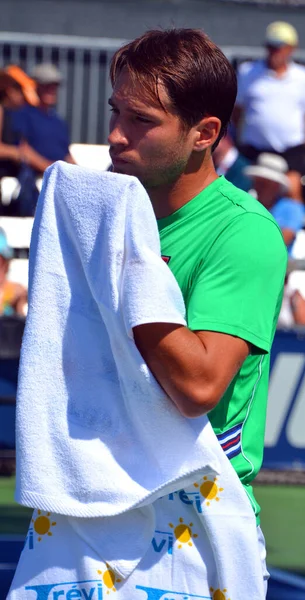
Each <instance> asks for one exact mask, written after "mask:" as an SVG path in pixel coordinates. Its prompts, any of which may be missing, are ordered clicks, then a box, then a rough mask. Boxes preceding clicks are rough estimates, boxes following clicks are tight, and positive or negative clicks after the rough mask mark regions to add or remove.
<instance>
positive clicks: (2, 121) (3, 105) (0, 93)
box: [0, 70, 25, 178]
mask: <svg viewBox="0 0 305 600" xmlns="http://www.w3.org/2000/svg"><path fill="white" fill-rule="evenodd" d="M24 103H25V98H24V94H23V91H22V87H21V85H20V84H19V83H17V81H16V80H15V79H13V77H11V75H9V74H8V73H6V72H5V71H4V70H1V71H0V178H1V177H4V176H9V177H16V176H17V175H18V173H19V169H20V162H21V154H20V149H19V148H18V142H19V139H18V136H17V135H16V133H15V132H14V130H13V124H12V113H13V111H15V110H17V109H19V108H20V107H21V106H22V105H23V104H24Z"/></svg>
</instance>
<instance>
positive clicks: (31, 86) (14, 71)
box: [5, 65, 39, 106]
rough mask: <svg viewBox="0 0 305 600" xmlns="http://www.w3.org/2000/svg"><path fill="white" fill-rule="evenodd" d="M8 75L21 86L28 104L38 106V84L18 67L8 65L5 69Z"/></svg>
mask: <svg viewBox="0 0 305 600" xmlns="http://www.w3.org/2000/svg"><path fill="white" fill-rule="evenodd" d="M5 72H6V73H8V74H9V75H10V76H11V77H12V78H13V79H14V80H15V81H17V83H19V85H20V86H21V89H22V92H23V95H24V97H25V100H26V101H27V102H28V104H32V106H38V104H39V98H38V96H37V93H36V83H35V81H34V80H33V79H31V77H29V76H28V75H27V74H26V73H25V72H24V71H23V70H22V69H21V68H20V67H18V65H8V66H7V67H5Z"/></svg>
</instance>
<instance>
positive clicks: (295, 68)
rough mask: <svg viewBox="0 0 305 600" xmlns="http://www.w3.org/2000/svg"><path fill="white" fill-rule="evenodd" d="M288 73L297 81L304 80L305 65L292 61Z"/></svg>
mask: <svg viewBox="0 0 305 600" xmlns="http://www.w3.org/2000/svg"><path fill="white" fill-rule="evenodd" d="M289 70H290V73H291V74H292V75H293V77H294V78H295V79H297V80H298V81H303V82H304V81H305V67H304V66H303V65H300V64H298V63H295V62H292V63H291V64H290V67H289Z"/></svg>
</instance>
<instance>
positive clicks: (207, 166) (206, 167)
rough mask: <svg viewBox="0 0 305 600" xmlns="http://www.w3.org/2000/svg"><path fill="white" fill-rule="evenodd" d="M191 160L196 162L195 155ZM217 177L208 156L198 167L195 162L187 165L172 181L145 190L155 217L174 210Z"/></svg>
mask: <svg viewBox="0 0 305 600" xmlns="http://www.w3.org/2000/svg"><path fill="white" fill-rule="evenodd" d="M198 158H199V157H198ZM193 162H195V163H196V162H198V161H196V157H195V160H194V161H193ZM217 178H218V175H217V173H216V171H215V168H214V164H213V161H212V158H211V157H209V158H208V159H206V158H204V160H203V161H202V164H201V165H200V166H199V168H198V169H196V164H195V165H193V167H192V168H191V167H190V165H188V167H187V169H186V170H185V172H184V173H183V174H182V175H181V176H180V177H179V179H177V180H176V181H175V182H174V183H172V184H169V185H167V186H163V187H158V188H153V189H149V190H147V191H148V195H149V197H150V200H151V203H152V205H153V209H154V212H155V215H156V217H157V219H163V218H164V217H168V216H169V215H171V214H172V213H174V212H176V210H178V209H179V208H181V207H182V206H184V205H185V204H187V203H188V202H189V201H190V200H192V199H193V198H195V196H197V195H198V194H199V193H200V192H202V190H204V189H205V188H206V187H207V186H208V185H210V184H211V183H213V181H215V179H217Z"/></svg>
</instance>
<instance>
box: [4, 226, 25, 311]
mask: <svg viewBox="0 0 305 600" xmlns="http://www.w3.org/2000/svg"><path fill="white" fill-rule="evenodd" d="M12 257H13V250H12V248H11V247H10V246H9V245H8V243H7V239H6V235H5V232H4V230H3V229H1V228H0V316H11V315H20V316H25V314H26V307H27V290H26V289H25V287H23V285H21V284H20V283H16V282H14V281H9V280H8V279H7V275H8V271H9V266H10V261H11V259H12Z"/></svg>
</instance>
